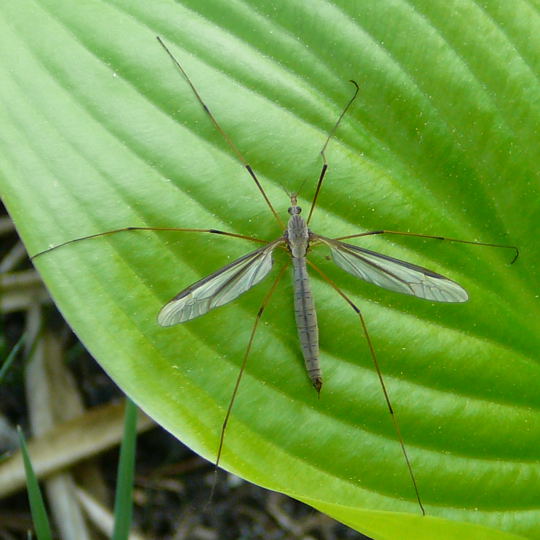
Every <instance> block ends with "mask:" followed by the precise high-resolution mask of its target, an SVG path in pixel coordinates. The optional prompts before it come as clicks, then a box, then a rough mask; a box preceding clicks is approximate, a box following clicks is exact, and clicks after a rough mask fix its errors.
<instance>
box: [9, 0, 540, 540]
mask: <svg viewBox="0 0 540 540" xmlns="http://www.w3.org/2000/svg"><path fill="white" fill-rule="evenodd" d="M538 13H539V12H538V4H537V3H536V2H533V1H529V2H527V1H520V2H512V3H508V2H504V1H503V0H484V1H482V2H480V1H478V2H473V1H471V0H457V1H455V2H448V3H447V2H432V1H431V0H423V1H422V0H414V1H410V2H408V3H406V2H396V1H393V0H380V1H378V2H372V1H368V0H364V1H357V2H349V1H346V0H341V1H336V2H325V1H322V0H314V1H311V2H305V1H301V0H297V1H293V0H287V1H281V2H268V1H267V0H258V1H250V2H239V1H234V2H230V1H229V2H224V1H221V0H209V1H206V2H195V1H194V0H193V1H185V0H184V1H181V2H177V3H172V2H167V1H160V2H152V3H145V2H133V1H129V2H128V1H120V0H117V1H113V2H100V1H97V0H95V1H88V2H84V3H72V2H67V1H65V0H43V1H41V2H39V3H37V2H30V1H29V0H22V1H20V2H16V3H14V2H12V3H3V5H2V9H1V15H0V17H1V18H0V24H1V29H0V43H1V45H0V47H1V50H0V53H1V57H2V59H3V60H2V74H1V78H2V84H1V85H0V99H1V102H2V104H3V107H2V108H1V109H0V115H1V120H0V121H1V125H2V129H1V130H0V181H1V193H2V198H3V200H4V201H5V204H6V205H7V207H8V209H9V212H10V213H11V215H12V216H13V218H14V220H15V222H16V224H17V227H18V229H19V232H20V234H21V236H22V237H23V239H24V241H25V243H26V245H27V247H28V250H29V252H30V253H31V254H33V253H36V252H39V251H41V250H44V249H46V248H47V247H48V246H52V245H55V244H58V243H61V242H64V241H66V240H69V239H72V238H75V237H79V236H83V235H89V234H93V233H98V232H102V231H107V230H110V229H115V228H119V227H123V226H128V225H131V226H145V225H146V226H157V227H167V226H169V227H171V226H177V227H200V228H217V229H222V230H227V231H232V232H237V233H243V234H248V235H253V236H257V237H260V238H264V239H268V240H271V239H273V238H276V237H277V236H278V235H279V234H281V232H282V231H281V229H280V227H279V226H278V225H277V223H276V222H275V220H273V218H272V215H271V213H270V212H269V210H268V208H267V207H266V206H265V204H264V201H263V200H262V198H261V196H260V194H259V193H258V192H257V189H256V187H255V185H254V183H253V181H252V180H251V178H250V177H249V175H248V174H247V173H246V171H245V170H243V169H242V166H241V164H239V163H238V161H237V160H236V159H235V157H234V155H232V154H231V151H230V149H229V148H228V147H227V146H226V144H225V142H224V141H223V140H222V139H221V137H220V136H219V134H218V133H216V131H215V129H214V128H213V126H212V125H211V123H210V122H209V120H208V118H207V117H206V116H205V114H204V112H203V111H202V109H201V107H200V105H199V104H198V103H197V102H196V100H195V99H194V96H193V94H192V93H191V91H190V89H189V87H188V86H187V85H186V82H185V81H184V80H183V79H182V77H181V76H180V75H179V74H178V72H177V71H176V70H175V68H174V67H173V65H172V64H171V62H170V60H169V59H168V58H167V57H166V55H165V54H164V53H163V50H162V49H161V48H160V46H159V44H158V43H157V41H156V40H155V36H156V35H160V36H161V37H162V38H163V39H164V41H165V42H166V43H167V44H169V45H170V46H171V47H172V49H173V52H174V53H175V54H176V55H178V57H179V58H180V60H181V62H182V63H183V65H184V67H185V69H186V71H187V72H188V73H189V75H190V77H191V78H192V79H193V82H194V83H195V85H196V87H197V88H198V90H199V91H200V93H201V95H202V96H203V97H204V99H205V101H206V103H207V104H208V106H209V107H210V108H211V110H212V111H213V112H214V114H215V116H216V118H217V119H218V121H219V123H220V125H221V126H222V128H223V129H224V130H225V131H226V132H227V133H228V134H229V135H230V137H231V138H232V139H233V140H234V142H235V144H236V145H237V146H238V147H239V148H240V149H241V151H242V152H243V153H244V155H245V156H246V159H247V160H248V161H249V163H250V164H251V165H252V166H253V168H254V170H255V171H256V172H257V174H258V176H259V178H260V179H261V181H262V183H263V185H264V188H265V189H266V191H267V193H268V196H269V197H270V199H271V200H272V201H274V204H275V206H276V209H277V210H278V212H279V213H280V215H281V216H283V219H285V218H286V217H287V214H286V209H287V207H288V205H289V201H288V199H287V197H286V196H285V195H284V192H283V190H284V189H285V190H287V191H294V190H297V189H299V187H300V186H301V185H302V189H301V193H300V199H301V204H302V205H303V206H304V207H308V206H309V200H310V197H311V196H312V194H313V190H314V186H315V182H316V179H317V176H318V174H319V172H320V168H321V161H320V156H319V155H318V152H319V151H320V149H321V147H322V144H323V142H324V140H325V136H326V134H327V132H328V130H329V129H330V128H331V127H332V125H333V124H334V123H335V121H336V119H337V117H338V115H339V113H340V111H341V110H342V108H343V106H344V104H345V103H346V101H347V99H349V97H350V96H351V93H352V86H351V85H350V83H348V82H347V81H348V80H349V79H355V80H356V81H358V83H359V85H360V94H359V97H358V99H357V101H356V103H355V105H354V106H353V108H352V110H351V111H350V113H348V114H347V116H346V117H345V119H344V121H343V123H342V124H341V125H340V127H339V130H338V133H337V134H336V138H335V139H334V140H332V142H331V143H330V146H329V148H328V152H327V156H328V162H329V170H328V174H327V179H326V184H325V185H324V188H323V191H322V193H321V196H320V199H319V205H318V208H317V209H316V211H315V214H314V219H313V221H312V223H311V225H312V228H313V230H314V231H315V232H319V233H321V234H324V235H328V236H341V235H345V234H353V233H355V232H361V231H363V230H371V229H382V228H384V229H391V230H399V231H415V232H419V233H424V234H435V235H444V236H449V237H453V238H461V239H465V240H477V241H482V242H491V243H499V244H515V245H517V246H519V248H520V250H521V257H520V259H518V261H517V262H516V263H515V264H514V265H509V262H510V260H511V258H512V253H511V252H509V250H505V249H494V248H486V247H475V246H464V245H459V244H452V243H448V242H437V241H427V240H421V239H414V238H398V237H388V238H385V237H377V238H371V239H365V240H363V241H362V243H361V244H362V245H363V246H366V247H368V248H372V249H377V250H380V251H382V252H384V253H387V254H389V255H392V256H395V257H399V258H405V259H407V260H410V261H411V262H413V263H415V264H421V265H424V266H427V267H429V268H431V269H433V270H434V271H436V272H440V273H443V274H445V275H447V276H448V277H449V278H451V279H454V280H456V281H458V282H459V283H461V284H462V285H463V286H464V287H465V288H466V289H467V290H468V292H469V295H470V300H469V302H468V303H467V304H461V305H442V304H433V303H430V302H426V301H422V300H419V299H416V298H412V297H406V296H402V295H398V294H395V293H392V292H389V291H384V290H380V289H377V288H376V287H374V286H372V285H369V284H366V283H363V282H361V281H359V280H356V279H355V278H353V277H352V276H350V275H348V274H346V273H345V272H343V271H341V270H340V269H339V268H336V267H334V266H333V265H332V263H331V262H329V261H327V260H326V259H325V255H326V252H325V251H324V249H322V248H321V250H320V251H319V250H318V249H317V250H313V254H312V256H313V260H314V261H315V262H316V263H318V264H320V266H321V267H322V268H323V269H324V270H325V271H326V272H327V273H328V275H329V276H330V277H331V278H332V279H333V280H335V281H336V282H337V283H339V285H340V286H341V287H342V288H343V290H344V292H345V293H346V294H347V295H349V296H350V297H351V299H352V300H353V301H354V302H355V303H357V304H358V305H359V307H360V308H361V309H362V312H363V314H364V316H365V318H366V321H367V325H368V328H369V332H370V335H371V337H372V339H373V342H374V345H375V348H376V351H377V354H378V357H379V361H380V364H381V368H382V371H383V373H384V376H385V381H386V384H387V386H388V389H389V393H390V396H391V398H392V401H393V405H394V407H395V410H396V414H397V417H398V419H399V424H400V427H401V431H402V433H403V438H404V440H405V444H406V447H407V450H408V453H409V455H410V458H411V461H412V466H413V469H414V472H415V475H416V478H417V481H418V485H419V490H420V494H421V497H422V501H423V503H424V505H425V506H426V510H427V514H428V517H426V518H422V517H421V515H420V511H419V508H418V504H417V503H416V502H415V496H414V490H413V487H412V484H411V481H410V478H409V476H408V473H407V468H406V464H405V462H404V459H403V456H402V454H401V451H400V447H399V444H398V442H397V439H396V434H395V432H394V431H393V428H392V423H391V420H390V418H389V415H388V412H387V409H386V407H385V403H384V399H383V396H382V392H381V388H380V385H379V382H378V380H377V377H376V374H375V373H374V370H373V366H372V363H371V359H370V356H369V352H368V348H367V345H366V340H365V338H364V336H363V334H362V331H361V327H360V325H359V324H358V318H357V316H356V315H355V313H354V312H353V311H352V310H351V309H350V308H349V306H348V305H347V304H346V303H345V302H343V300H342V299H341V298H340V297H339V296H338V295H337V294H336V293H335V291H333V290H332V289H331V288H330V287H328V285H327V284H325V283H324V282H321V281H320V280H319V279H318V278H317V277H316V276H313V282H314V285H313V287H314V295H315V299H316V303H317V305H318V317H319V325H320V339H321V348H322V351H321V362H322V366H323V370H324V379H325V384H324V387H323V390H322V393H321V397H320V399H318V398H317V395H316V392H315V391H314V390H313V388H312V387H311V386H310V384H309V381H308V379H307V376H306V374H305V370H304V367H303V361H302V359H301V354H300V350H299V346H298V341H297V337H296V330H295V328H294V317H293V314H292V289H291V284H290V280H289V279H286V280H283V281H282V283H281V284H280V286H279V287H278V289H277V291H276V293H275V295H274V297H273V299H272V302H271V305H270V306H269V308H268V309H267V311H265V313H264V317H263V323H262V324H261V327H260V329H259V330H258V332H257V336H256V339H255V345H254V348H253V352H252V355H251V358H250V359H249V362H248V367H247V372H246V374H245V377H244V380H243V382H242V385H241V388H240V393H239V395H238V399H237V401H236V403H235V406H234V410H233V416H232V419H231V422H230V424H229V427H228V430H227V434H226V438H225V448H224V453H223V457H222V462H221V464H222V465H223V466H224V467H225V468H227V469H228V470H231V471H234V472H235V473H236V474H239V475H241V476H243V477H245V478H247V479H249V480H250V481H253V482H256V483H258V484H261V485H263V486H266V487H268V488H270V489H274V490H278V491H282V492H285V493H288V494H290V495H292V496H294V497H297V498H299V499H302V500H305V501H308V502H309V503H310V504H313V506H316V507H317V508H320V509H322V510H323V511H325V512H327V513H329V514H331V515H333V516H336V517H337V518H339V519H341V520H342V521H344V522H345V523H347V524H348V525H350V526H351V527H354V528H356V529H358V530H361V531H364V532H367V533H368V534H371V535H372V536H375V537H376V538H396V537H399V538H422V537H425V538H454V537H457V536H460V537H461V538H463V537H469V538H471V537H474V538H479V537H481V536H480V533H479V529H478V527H477V525H481V526H485V527H491V529H490V530H489V531H487V532H486V533H485V536H486V538H488V537H489V538H509V537H511V536H509V534H515V535H522V536H525V537H527V538H539V537H540V510H539V506H540V492H539V490H538V480H539V475H540V466H539V465H538V463H539V458H540V415H539V412H538V411H539V407H540V392H538V388H539V387H540V367H539V365H538V361H537V357H538V354H537V351H538V350H539V345H540V343H539V336H540V332H539V331H538V330H539V328H538V327H539V323H538V321H539V320H540V317H539V313H538V312H539V306H538V286H539V283H538V275H539V273H538V272H537V271H536V270H537V268H538V260H539V257H538V255H539V244H538V242H537V240H536V236H537V225H536V223H537V216H538V215H539V214H538V212H539V205H540V202H539V201H540V197H539V193H538V185H539V173H538V167H537V159H538V154H539V148H538V142H537V141H538V134H537V130H538V128H537V126H538V125H539V121H540V118H539V117H540V107H539V106H538V103H540V84H539V79H540V77H539V73H538V71H539V70H538V50H539V46H540V43H539V41H540V17H539V15H538ZM304 181H305V184H303V182H304ZM253 247H254V246H253V244H251V243H249V242H243V241H241V240H235V239H230V238H225V237H220V236H215V235H204V234H196V233H177V234H173V233H140V232H125V233H120V234H115V235H111V236H107V237H102V238H98V239H92V240H88V241H85V242H78V243H75V244H71V245H69V246H65V247H63V248H61V249H58V250H55V251H52V252H50V253H48V254H46V255H44V256H42V257H39V258H38V259H36V261H35V262H36V266H37V267H38V268H39V270H40V272H41V273H42V275H43V277H44V279H45V281H46V283H47V285H48V287H49V288H50V290H51V293H52V294H53V296H54V298H55V300H56V302H57V303H58V305H59V307H60V309H61V310H62V312H63V313H64V315H65V316H66V318H67V320H68V321H69V322H70V324H71V325H72V326H73V328H74V329H75V331H76V332H77V334H78V335H79V336H80V338H81V339H82V340H83V342H84V343H85V344H86V346H87V347H88V348H89V350H90V351H91V352H92V354H93V355H94V356H95V357H96V359H97V360H98V361H99V362H100V364H101V365H102V366H103V367H104V368H105V369H106V370H107V372H108V373H109V374H110V376H111V377H112V378H113V379H114V380H115V381H116V382H117V383H118V384H119V385H120V386H121V387H122V389H123V390H124V391H125V392H126V393H127V394H128V395H129V396H130V397H131V398H132V399H133V400H134V401H135V402H136V403H137V405H139V406H140V407H141V408H142V409H144V410H145V411H146V412H147V413H148V414H150V415H151V416H152V417H153V418H155V419H156V420H157V421H158V422H159V423H160V424H161V425H163V426H164V427H165V428H166V429H168V430H169V431H171V432H172V433H174V434H175V435H176V436H177V437H178V438H180V439H181V440H182V441H183V442H185V443H186V444H188V445H189V446H191V447H192V448H193V449H194V450H196V451H197V452H199V453H200V454H202V455H203V456H205V457H206V458H208V459H210V460H214V459H215V455H216V450H217V445H218V439H219V430H220V426H221V423H222V421H223V416H224V411H225V409H226V407H227V404H228V401H229V398H230V395H231V391H232V387H233V384H234V380H235V378H236V376H237V372H238V367H239V365H240V363H241V360H242V355H243V353H244V351H245V348H246V344H247V340H248V337H249V333H250V331H251V326H252V324H253V321H254V318H255V314H256V312H257V310H258V308H259V306H260V303H261V300H262V298H263V297H264V295H265V293H266V291H267V290H268V288H269V287H270V283H271V278H269V279H268V280H267V281H266V282H264V283H263V284H261V285H259V286H258V287H256V288H255V289H254V290H252V291H250V292H248V293H247V294H246V295H244V296H242V297H241V298H239V299H238V300H237V301H236V302H234V303H232V304H230V305H228V306H226V307H223V308H221V309H219V310H216V311H213V312H211V313H209V314H208V315H206V316H205V317H202V318H200V319H197V320H195V321H192V322H189V323H187V324H184V325H180V326H177V327H174V328H160V327H159V326H158V325H157V323H156V314H157V312H158V311H159V309H160V307H161V306H162V305H163V304H164V303H165V302H166V301H167V300H168V299H169V298H171V297H172V296H174V295H175V294H176V293H177V292H178V291H179V290H181V289H183V288H184V287H185V286H187V285H189V284H190V283H192V282H194V281H196V280H197V279H200V278H201V277H204V276H205V275H208V274H209V273H210V272H212V271H214V270H216V269H217V268H219V267H221V266H223V265H224V264H226V263H228V262H230V261H231V260H233V259H234V258H235V257H238V256H240V255H242V254H243V253H246V252H247V251H249V250H251V249H253ZM276 258H277V259H278V261H277V263H279V264H280V263H282V262H284V261H286V260H287V256H286V254H285V253H278V254H277V257H276ZM276 266H277V264H276ZM439 518H444V519H445V520H449V521H444V519H443V520H441V519H439ZM475 524H477V525H475ZM503 531H506V532H503Z"/></svg>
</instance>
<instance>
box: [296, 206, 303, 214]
mask: <svg viewBox="0 0 540 540" xmlns="http://www.w3.org/2000/svg"><path fill="white" fill-rule="evenodd" d="M301 212H302V209H301V208H300V207H299V206H297V207H296V213H297V214H300V213H301Z"/></svg>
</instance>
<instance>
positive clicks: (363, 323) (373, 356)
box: [307, 260, 426, 516]
mask: <svg viewBox="0 0 540 540" xmlns="http://www.w3.org/2000/svg"><path fill="white" fill-rule="evenodd" d="M307 262H308V264H309V265H310V266H311V267H312V268H313V269H314V270H316V271H317V272H318V273H319V274H320V275H321V276H322V278H323V279H324V280H325V281H326V282H327V283H329V284H330V285H331V286H332V287H333V288H334V289H335V290H336V291H337V292H338V294H339V295H340V296H341V297H342V298H343V299H344V300H345V301H346V302H347V303H348V304H349V305H350V306H351V307H352V308H353V309H354V311H355V312H356V314H357V315H358V317H359V319H360V325H361V326H362V330H363V332H364V335H365V336H366V341H367V344H368V348H369V354H370V355H371V359H372V360H373V365H374V366H375V371H376V372H377V377H378V378H379V382H380V384H381V388H382V391H383V394H384V399H385V401H386V405H387V407H388V411H389V412H390V417H391V418H392V424H393V425H394V430H395V432H396V434H397V436H398V440H399V444H400V446H401V451H402V452H403V456H404V457H405V462H406V463H407V469H408V470H409V475H410V477H411V481H412V483H413V486H414V492H415V495H416V500H417V501H418V505H419V507H420V510H421V512H422V515H424V516H425V515H426V511H425V510H424V505H423V504H422V500H421V499H420V492H419V491H418V485H417V483H416V478H415V476H414V472H413V469H412V465H411V462H410V460H409V455H408V454H407V449H406V448H405V442H404V440H403V436H402V435H401V429H400V427H399V423H398V421H397V417H396V414H395V412H394V408H393V407H392V402H391V401H390V395H389V393H388V390H387V389H386V385H385V383H384V379H383V376H382V371H381V368H380V366H379V361H378V360H377V355H376V354H375V347H374V346H373V343H372V341H371V337H370V336H369V332H368V329H367V325H366V321H365V319H364V316H363V315H362V312H361V311H360V309H359V308H358V307H357V306H356V304H354V302H353V301H352V300H351V299H350V298H349V297H348V296H347V295H346V294H345V293H344V292H343V291H342V290H341V289H340V288H339V287H338V286H337V285H336V284H335V283H334V281H333V280H332V279H330V278H329V277H328V276H327V275H326V274H325V273H324V272H323V271H322V270H321V269H320V268H319V267H318V266H316V265H315V264H313V263H312V262H311V261H310V260H308V261H307Z"/></svg>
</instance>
